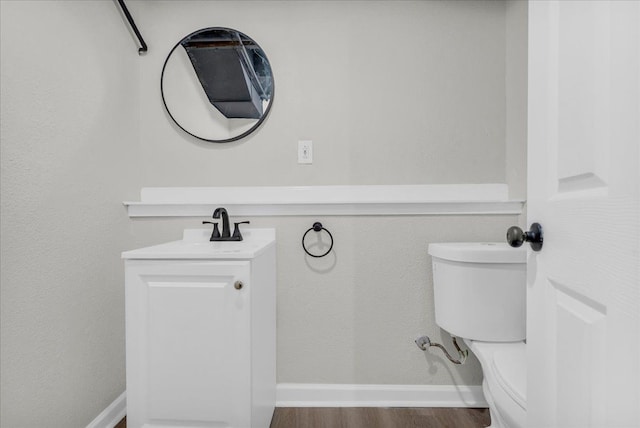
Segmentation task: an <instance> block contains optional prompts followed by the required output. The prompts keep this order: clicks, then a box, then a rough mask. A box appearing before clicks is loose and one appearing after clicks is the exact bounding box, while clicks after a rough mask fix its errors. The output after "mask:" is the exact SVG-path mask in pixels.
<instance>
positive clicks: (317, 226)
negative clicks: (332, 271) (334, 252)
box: [302, 221, 333, 258]
mask: <svg viewBox="0 0 640 428" xmlns="http://www.w3.org/2000/svg"><path fill="white" fill-rule="evenodd" d="M312 230H313V231H315V232H320V231H323V230H324V231H325V232H327V233H328V234H329V238H331V245H330V246H329V249H328V250H327V251H326V252H325V253H323V254H320V255H317V254H311V253H310V252H309V250H307V247H305V246H304V238H306V237H307V233H309V232H311V231H312ZM332 248H333V235H332V234H331V232H329V231H328V230H327V229H325V228H324V227H322V223H320V222H319V221H317V222H315V223H313V226H312V227H310V228H309V229H308V230H307V231H306V232H305V233H304V235H302V249H303V250H304V252H305V253H307V254H309V255H310V256H311V257H316V258H320V257H324V256H326V255H327V254H329V253H330V252H331V249H332Z"/></svg>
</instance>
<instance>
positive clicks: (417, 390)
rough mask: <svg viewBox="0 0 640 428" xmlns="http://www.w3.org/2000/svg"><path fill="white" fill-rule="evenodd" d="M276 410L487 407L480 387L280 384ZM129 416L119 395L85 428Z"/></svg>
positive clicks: (108, 426) (101, 427)
mask: <svg viewBox="0 0 640 428" xmlns="http://www.w3.org/2000/svg"><path fill="white" fill-rule="evenodd" d="M276 407H485V408H486V407H488V405H487V402H486V400H485V399H484V394H483V393H482V387H481V386H478V385H471V386H467V385H462V386H460V385H369V384H361V385H353V384H309V383H279V384H278V385H276ZM126 414H127V393H126V391H125V392H123V393H122V394H120V396H119V397H118V398H116V399H115V400H114V402H113V403H111V404H110V405H109V406H108V407H107V408H106V409H104V410H103V411H102V412H101V413H100V414H99V415H98V416H96V418H95V419H94V420H93V421H91V422H90V423H89V425H87V427H86V428H113V427H114V426H116V425H117V424H118V422H120V421H121V420H122V418H124V417H125V415H126Z"/></svg>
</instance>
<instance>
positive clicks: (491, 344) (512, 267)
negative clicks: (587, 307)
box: [429, 242, 526, 428]
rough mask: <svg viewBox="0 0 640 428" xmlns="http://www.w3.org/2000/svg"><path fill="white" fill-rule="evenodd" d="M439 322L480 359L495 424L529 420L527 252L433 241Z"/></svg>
mask: <svg viewBox="0 0 640 428" xmlns="http://www.w3.org/2000/svg"><path fill="white" fill-rule="evenodd" d="M429 254H430V255H431V257H432V261H433V286H434V302H435V315H436V323H437V324H438V325H439V326H440V327H441V328H442V329H444V330H446V331H448V332H449V333H450V334H451V335H453V336H457V337H461V338H463V339H464V342H465V343H466V344H467V346H468V347H469V349H470V350H471V352H473V353H474V354H475V356H476V357H477V358H478V360H479V361H480V365H481V367H482V373H483V377H484V380H483V382H482V391H483V393H484V396H485V399H486V400H487V403H488V404H489V411H490V414H491V427H493V428H520V427H524V426H525V423H526V354H525V351H526V345H525V342H524V339H525V337H526V330H525V327H526V325H525V319H526V250H525V249H524V248H523V247H521V248H511V247H509V246H508V245H507V244H506V243H504V244H503V243H498V242H495V243H493V242H490V243H444V244H430V245H429Z"/></svg>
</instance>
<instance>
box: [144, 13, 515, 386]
mask: <svg viewBox="0 0 640 428" xmlns="http://www.w3.org/2000/svg"><path fill="white" fill-rule="evenodd" d="M133 5H134V7H135V8H136V16H139V17H140V22H141V26H142V27H143V28H144V29H145V35H146V37H148V38H149V39H150V40H153V41H154V44H153V49H151V50H150V52H149V54H148V55H147V56H146V57H145V58H144V61H142V62H141V67H140V73H141V74H140V76H141V78H140V80H141V141H140V144H141V151H142V153H143V157H144V159H145V160H144V162H143V164H144V169H143V176H142V181H143V184H144V186H220V185H222V186H224V185H230V186H238V185H326V184H423V183H424V184H435V183H492V182H507V177H506V175H507V171H509V174H510V175H509V178H510V179H511V181H512V182H509V184H510V185H513V187H514V188H515V189H516V192H515V193H516V195H515V196H517V197H521V198H522V197H524V194H523V189H524V183H523V180H524V177H526V171H524V175H515V174H512V173H511V171H512V168H510V167H507V166H506V156H507V154H509V156H510V158H511V159H512V160H513V161H514V162H518V167H519V166H520V163H519V162H520V161H521V159H522V157H521V156H522V155H523V154H524V153H525V152H526V150H525V144H526V143H525V139H524V138H523V135H522V134H521V133H518V132H519V131H520V130H521V129H520V128H515V127H512V128H509V129H512V131H511V133H512V134H513V135H514V137H513V138H510V139H509V141H508V143H509V149H507V144H506V142H507V138H506V132H507V112H506V110H507V103H508V102H509V103H510V105H512V106H518V109H516V110H514V111H513V112H510V113H509V114H510V115H511V116H512V117H513V118H514V120H515V119H521V118H516V116H517V115H518V114H520V113H524V112H525V111H524V110H522V108H521V106H520V105H521V103H522V101H523V99H522V91H521V89H522V88H520V87H519V86H518V84H522V82H523V80H522V79H520V80H518V77H519V76H517V75H516V74H517V73H518V72H521V71H522V69H523V67H524V68H526V38H525V39H523V38H522V37H519V38H517V39H516V40H514V41H513V42H512V43H511V44H510V45H509V46H510V51H509V52H510V56H509V58H508V59H507V42H506V34H507V29H508V28H509V29H510V31H512V32H516V30H517V28H519V27H518V25H519V24H521V23H522V22H519V21H517V19H516V15H515V14H513V15H514V17H513V18H512V19H513V20H514V22H510V23H507V16H506V10H507V6H506V3H505V2H494V1H491V2H484V1H469V2H464V1H455V2H451V1H447V2H437V1H426V2H425V1H412V2H405V1H403V2H393V1H388V2H385V1H381V2H348V1H337V2H333V1H322V2H291V1H285V2H279V1H268V2H263V1H258V2H251V1H245V2H227V1H216V2H201V1H195V2H194V1H183V2H171V1H169V2H165V1H154V2H135V3H133ZM520 18H521V17H520ZM525 22H526V16H525ZM210 26H227V27H232V28H236V29H239V30H241V31H243V32H245V33H246V34H248V35H249V36H251V37H253V38H254V39H255V40H256V41H257V42H258V43H259V44H260V45H261V46H262V48H263V49H264V50H265V52H266V53H267V55H268V57H269V59H270V61H271V64H272V67H273V70H274V75H275V81H276V94H275V104H274V107H273V110H272V112H271V115H270V116H269V118H268V120H267V122H266V124H265V125H264V126H263V127H262V128H261V129H260V130H259V131H258V132H257V133H256V134H254V135H253V136H251V137H250V138H248V139H246V140H243V141H240V142H236V143H231V144H224V145H216V144H210V143H203V142H200V141H199V140H197V139H194V138H193V137H190V136H188V135H187V134H185V133H183V132H182V131H180V130H179V129H178V128H177V127H175V126H174V125H173V124H172V122H171V121H170V119H169V118H168V116H167V114H166V113H165V111H164V107H163V105H162V101H161V98H160V93H159V90H158V86H159V81H160V73H161V69H162V65H163V62H164V60H165V57H166V55H167V54H168V53H169V51H170V50H171V48H173V46H174V45H175V44H176V43H177V42H178V41H179V40H180V39H181V38H182V37H183V36H185V35H187V34H189V33H191V32H192V31H195V30H197V29H199V28H204V27H210ZM524 28H525V31H526V26H525V27H524ZM518 36H520V33H518ZM523 43H524V46H521V45H522V44H523ZM517 48H520V49H521V50H520V52H524V54H525V55H524V57H522V56H521V55H516V54H515V53H511V51H515V50H516V49H517ZM523 60H524V64H522V61H523ZM507 70H509V71H510V73H511V80H510V82H509V83H510V84H509V85H507V82H506V73H507ZM525 91H526V87H525ZM508 100H509V101H508ZM525 105H526V102H525ZM518 123H520V122H518ZM299 139H312V140H313V141H314V163H313V165H298V164H297V159H296V150H297V141H298V140H299ZM514 169H515V170H516V171H517V170H518V168H514ZM231 214H232V215H233V213H231ZM199 220H200V219H191V220H165V219H161V220H136V221H135V222H134V224H135V227H134V230H135V234H136V236H137V237H138V238H140V239H142V241H143V242H144V243H146V244H153V243H158V242H162V241H163V240H173V239H178V238H179V236H180V234H181V231H182V229H183V228H185V227H198V225H199ZM315 220H320V221H322V222H323V224H324V225H325V226H327V228H329V229H330V230H331V231H332V233H334V236H335V238H336V247H335V251H334V253H333V254H332V255H331V257H328V258H325V259H322V260H309V258H305V257H304V253H303V251H302V249H301V248H300V244H299V241H300V238H301V236H302V234H303V233H304V232H305V230H306V229H308V228H309V227H310V226H311V224H312V223H313V222H314V221H315ZM251 221H252V224H253V225H256V224H257V225H261V226H266V227H276V228H277V233H278V382H294V383H295V382H302V383H307V382H308V383H365V384H377V383H381V384H386V383H388V384H479V383H480V381H481V373H480V370H479V367H478V364H477V361H475V360H474V359H472V360H471V362H470V363H469V364H468V365H466V366H464V367H461V368H459V367H453V366H451V365H448V364H444V363H443V362H442V360H441V359H440V358H439V357H433V358H428V359H425V355H424V354H423V353H422V352H420V351H419V350H418V349H417V348H416V346H415V344H414V343H413V339H415V338H416V337H417V336H419V335H422V334H425V333H428V334H430V335H432V336H435V337H436V338H437V339H438V340H440V338H441V332H440V330H439V329H438V328H437V326H436V325H435V320H434V316H433V302H432V293H433V291H432V290H433V286H432V282H431V270H430V269H431V267H430V259H429V257H428V256H427V254H426V249H427V246H428V244H429V243H430V242H439V241H440V242H442V241H464V240H492V241H498V240H502V239H503V236H504V231H505V230H506V229H507V228H508V227H509V226H510V225H512V224H516V223H518V222H519V219H518V218H516V216H494V217H491V216H484V217H460V216H459V217H433V216H432V217H394V216H385V217H376V218H353V217H330V218H314V217H307V218H304V217H294V218H290V217H287V218H256V219H251ZM445 337H446V334H445Z"/></svg>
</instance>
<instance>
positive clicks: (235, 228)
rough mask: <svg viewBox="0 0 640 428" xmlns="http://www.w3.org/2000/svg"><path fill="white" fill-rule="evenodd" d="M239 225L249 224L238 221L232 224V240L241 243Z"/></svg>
mask: <svg viewBox="0 0 640 428" xmlns="http://www.w3.org/2000/svg"><path fill="white" fill-rule="evenodd" d="M241 224H249V222H248V221H239V222H237V223H233V238H235V239H237V240H238V241H242V234H241V233H240V225H241Z"/></svg>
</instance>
